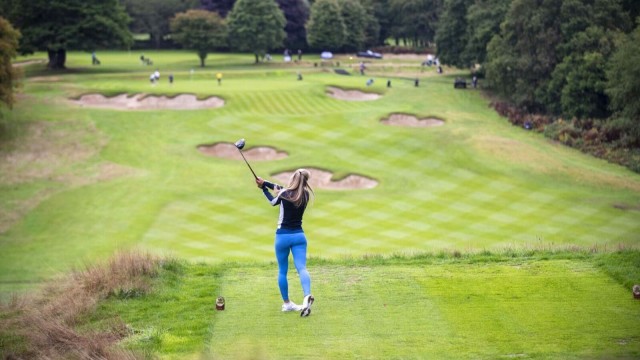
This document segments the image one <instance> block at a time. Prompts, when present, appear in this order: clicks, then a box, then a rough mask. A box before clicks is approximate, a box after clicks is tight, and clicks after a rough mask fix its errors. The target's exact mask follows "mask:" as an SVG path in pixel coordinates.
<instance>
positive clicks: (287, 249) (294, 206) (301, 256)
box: [256, 169, 314, 316]
mask: <svg viewBox="0 0 640 360" xmlns="http://www.w3.org/2000/svg"><path fill="white" fill-rule="evenodd" d="M310 176H311V173H310V172H309V171H308V170H306V169H298V170H296V171H295V172H294V173H293V174H292V175H291V179H290V180H289V185H288V186H287V187H286V188H283V187H281V186H280V185H277V184H274V183H271V182H269V181H266V180H264V179H262V178H261V177H257V178H256V184H257V185H258V187H259V188H261V189H262V192H263V193H264V195H265V196H266V198H267V200H268V201H269V203H270V204H271V206H279V207H280V217H279V218H278V229H277V230H276V239H275V252H276V258H277V260H278V287H279V288H280V295H282V300H283V301H284V304H282V311H300V316H309V314H310V313H311V304H313V301H314V297H313V295H311V277H310V276H309V272H308V271H307V238H306V236H305V234H304V231H303V230H302V217H303V215H304V211H305V209H306V207H307V204H308V203H309V200H310V199H311V197H312V196H313V195H314V193H313V189H312V188H311V186H310V185H309V177H310ZM271 191H273V192H274V193H275V196H274V195H273V194H271ZM289 253H291V254H292V255H293V263H294V264H295V266H296V270H297V271H298V276H299V277H300V284H301V285H302V291H303V293H304V301H303V303H302V305H296V304H295V303H294V302H293V301H291V300H290V299H289V284H288V282H287V272H288V270H289Z"/></svg>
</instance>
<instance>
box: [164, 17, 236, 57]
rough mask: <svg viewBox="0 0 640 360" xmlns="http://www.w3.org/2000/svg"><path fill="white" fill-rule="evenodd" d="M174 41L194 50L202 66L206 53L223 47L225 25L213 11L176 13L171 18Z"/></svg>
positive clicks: (225, 34)
mask: <svg viewBox="0 0 640 360" xmlns="http://www.w3.org/2000/svg"><path fill="white" fill-rule="evenodd" d="M171 30H172V31H173V37H174V38H175V40H176V42H178V43H179V44H182V46H184V47H185V48H186V49H191V50H195V51H196V52H197V53H198V57H199V58H200V66H201V67H204V65H205V60H206V59H207V55H208V53H210V52H212V51H214V50H216V49H219V48H221V47H223V46H224V45H225V44H226V40H227V26H226V24H225V22H224V20H223V19H222V18H221V17H220V15H218V13H215V12H209V11H206V10H189V11H187V12H184V13H178V14H177V15H176V16H175V17H174V18H173V19H172V20H171Z"/></svg>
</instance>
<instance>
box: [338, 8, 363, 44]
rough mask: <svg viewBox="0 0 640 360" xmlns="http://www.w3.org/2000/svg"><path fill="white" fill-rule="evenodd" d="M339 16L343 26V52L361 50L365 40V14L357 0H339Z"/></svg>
mask: <svg viewBox="0 0 640 360" xmlns="http://www.w3.org/2000/svg"><path fill="white" fill-rule="evenodd" d="M338 6H340V15H341V16H342V21H344V26H345V37H344V43H343V46H342V49H343V50H345V51H357V50H362V47H363V46H364V43H365V40H366V29H367V24H366V21H367V12H366V10H365V9H364V7H363V6H362V5H361V4H360V1H359V0H339V1H338Z"/></svg>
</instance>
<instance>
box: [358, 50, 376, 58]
mask: <svg viewBox="0 0 640 360" xmlns="http://www.w3.org/2000/svg"><path fill="white" fill-rule="evenodd" d="M356 56H357V57H363V58H369V59H382V54H380V53H377V52H373V51H371V50H367V51H359V52H358V53H357V54H356Z"/></svg>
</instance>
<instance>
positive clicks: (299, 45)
mask: <svg viewBox="0 0 640 360" xmlns="http://www.w3.org/2000/svg"><path fill="white" fill-rule="evenodd" d="M278 5H279V6H280V10H282V13H283V14H284V17H285V19H287V25H286V26H285V28H284V30H285V32H286V33H287V38H286V39H285V41H284V46H285V47H287V48H289V49H306V48H307V29H306V28H305V24H306V23H307V20H308V19H309V11H310V9H309V7H310V6H309V2H308V1H307V0H278Z"/></svg>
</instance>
